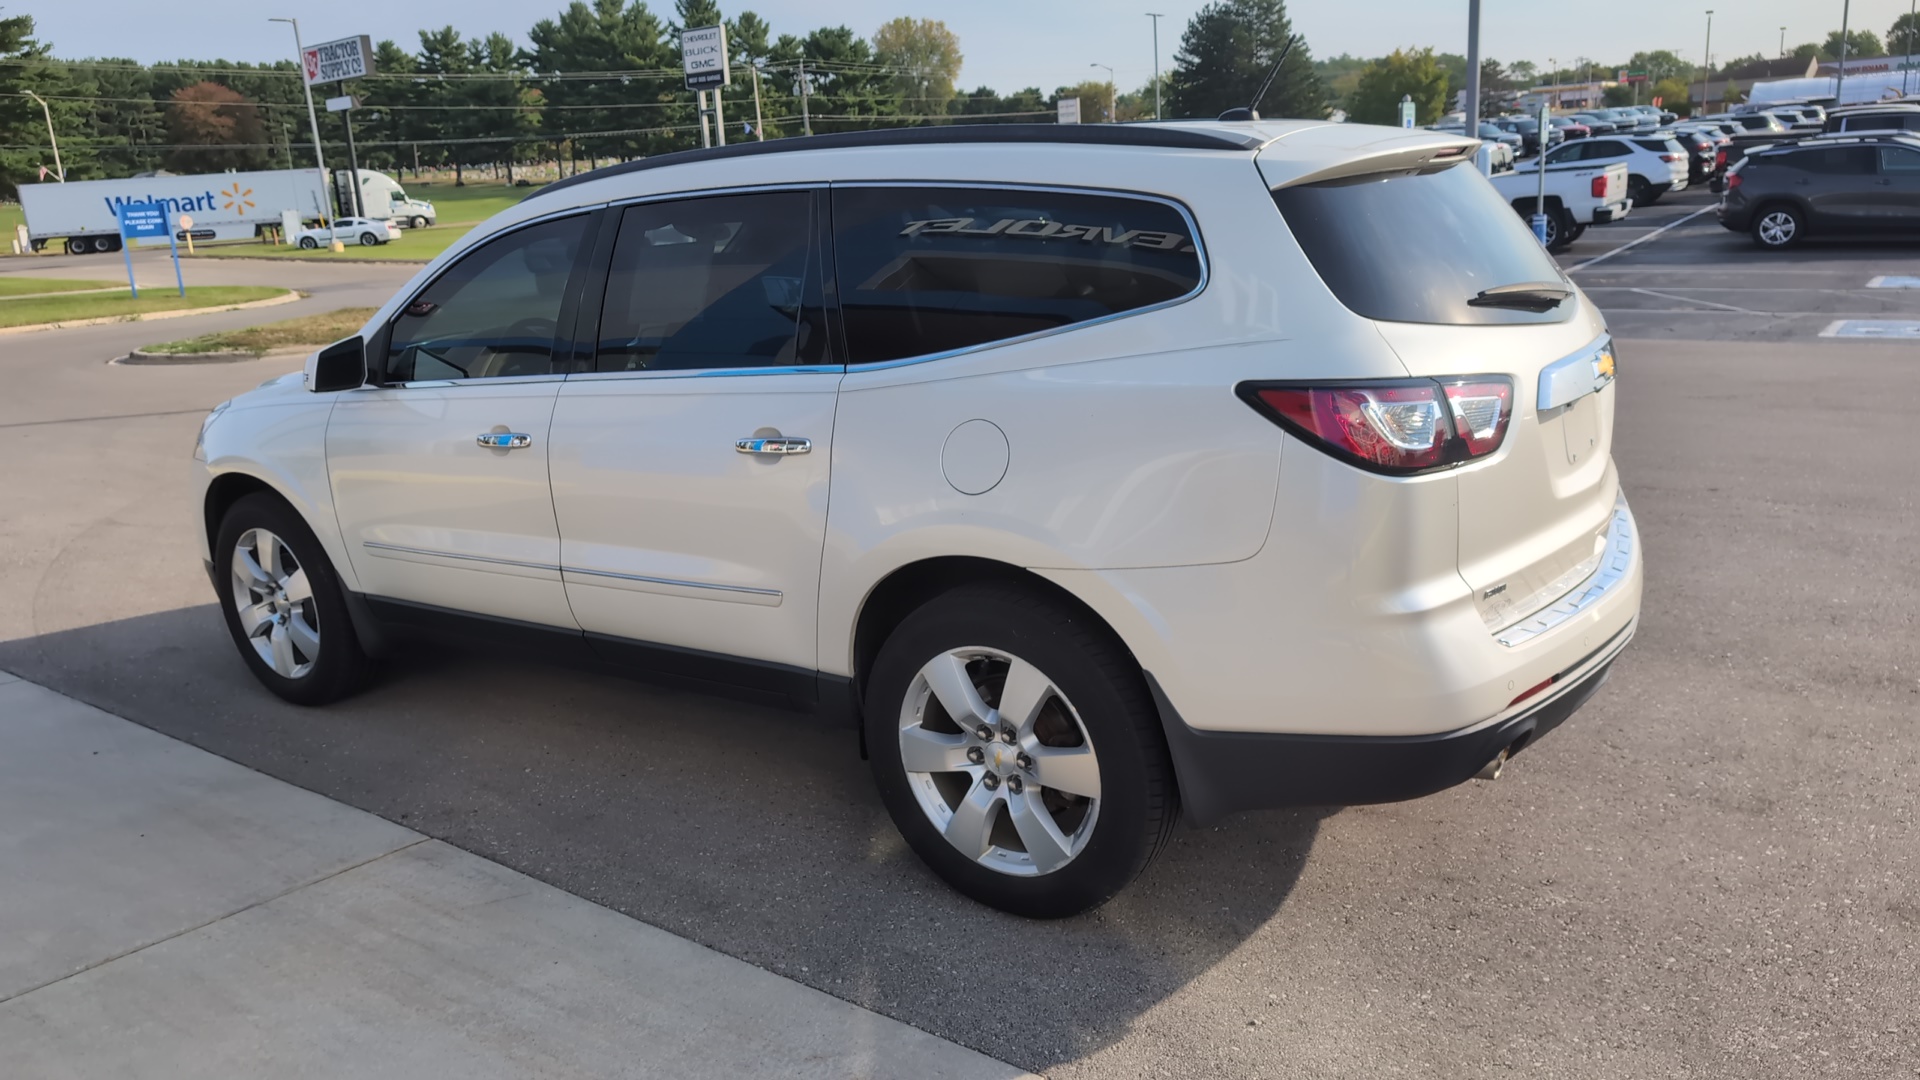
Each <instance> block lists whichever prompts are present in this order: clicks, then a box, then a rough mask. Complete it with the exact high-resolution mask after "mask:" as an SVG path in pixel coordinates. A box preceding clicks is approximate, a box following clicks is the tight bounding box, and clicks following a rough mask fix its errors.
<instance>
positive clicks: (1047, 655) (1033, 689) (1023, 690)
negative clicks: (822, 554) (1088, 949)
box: [865, 585, 1178, 918]
mask: <svg viewBox="0 0 1920 1080" xmlns="http://www.w3.org/2000/svg"><path fill="white" fill-rule="evenodd" d="M865 706H866V707H865V714H866V725H867V727H866V730H867V748H868V753H869V754H870V755H871V756H872V765H873V771H874V777H875V780H876V781H877V782H878V784H879V787H880V794H881V797H882V799H883V801H885V803H886V805H887V810H888V812H889V813H890V814H891V815H892V817H893V821H894V824H895V825H896V826H897V827H898V828H899V829H900V832H901V835H902V836H904V837H905V838H906V840H907V843H908V844H909V845H910V846H911V847H912V848H913V850H914V852H915V853H916V854H918V855H919V856H920V858H921V859H922V860H924V861H925V862H926V863H927V865H928V866H929V867H931V868H932V869H933V870H934V872H935V873H937V874H939V875H940V876H941V877H942V878H944V879H946V881H947V883H948V884H950V885H952V886H953V887H954V888H955V889H957V890H959V891H960V892H962V893H965V894H966V895H968V896H970V897H972V898H974V899H975V900H978V901H980V902H981V903H984V904H989V905H991V906H993V907H997V908H1000V909H1002V910H1005V911H1009V912H1013V913H1014V914H1017V915H1025V916H1028V917H1031V918H1059V917H1062V916H1067V915H1074V914H1078V913H1080V912H1082V911H1086V910H1087V909H1089V908H1092V907H1096V906H1098V905H1099V904H1102V903H1104V902H1106V901H1107V900H1108V899H1110V898H1111V897H1112V896H1113V895H1114V894H1115V893H1117V892H1119V891H1120V890H1121V889H1122V888H1124V887H1125V886H1126V884H1127V883H1128V882H1130V881H1132V880H1133V879H1134V877H1136V876H1137V875H1138V874H1139V873H1140V872H1141V870H1143V869H1144V868H1145V867H1146V865H1147V863H1148V861H1149V860H1150V859H1151V858H1152V857H1153V855H1154V853H1155V851H1157V850H1158V849H1159V847H1160V845H1161V844H1162V843H1163V842H1164V840H1165V838H1166V835H1167V833H1168V831H1169V829H1170V828H1171V826H1172V824H1173V822H1174V819H1175V817H1176V816H1177V813H1178V801H1177V797H1176V796H1175V793H1174V785H1173V771H1172V766H1171V765H1170V763H1169V761H1168V758H1167V749H1166V743H1165V738H1164V736H1163V734H1162V733H1161V731H1160V726H1159V717H1158V714H1157V713H1156V711H1155V709H1154V707H1153V704H1152V701H1151V699H1150V698H1149V697H1148V694H1147V688H1146V684H1145V680H1144V679H1143V678H1142V676H1141V673H1140V669H1139V668H1138V666H1136V665H1135V664H1134V663H1133V661H1132V659H1131V657H1129V656H1128V655H1127V653H1126V650H1125V649H1124V648H1123V647H1122V646H1121V645H1120V643H1119V642H1118V641H1116V640H1114V638H1113V637H1112V634H1111V633H1110V632H1109V631H1107V629H1106V628H1105V627H1104V626H1100V625H1098V624H1096V623H1094V622H1092V621H1091V620H1090V619H1089V618H1088V617H1087V616H1085V615H1083V614H1080V613H1077V612H1074V611H1072V610H1070V609H1068V608H1066V607H1065V606H1064V605H1060V604H1058V603H1055V602H1053V601H1051V600H1049V599H1047V598H1045V597H1042V596H1039V595H1037V594H1034V593H1030V592H1026V591H1023V590H1021V589H1018V588H1015V587H1012V586H1006V585H980V586H968V587H964V588H961V589H956V590H954V591H952V592H949V593H946V594H943V595H941V596H939V597H936V598H935V599H933V600H931V601H929V602H928V603H927V604H926V605H925V606H923V607H921V608H920V609H919V610H917V611H915V612H914V613H913V614H911V615H909V616H907V618H906V619H905V620H904V621H902V622H901V624H900V626H899V627H898V628H897V629H895V630H894V632H893V634H892V635H891V636H890V637H889V638H888V639H887V641H886V643H885V644H884V645H883V646H882V647H881V650H880V654H879V656H878V657H877V658H876V660H875V662H874V666H873V672H872V677H871V679H870V680H869V681H868V685H867V693H866V697H865Z"/></svg>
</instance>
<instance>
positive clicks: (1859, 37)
mask: <svg viewBox="0 0 1920 1080" xmlns="http://www.w3.org/2000/svg"><path fill="white" fill-rule="evenodd" d="M1820 52H1821V54H1822V55H1824V56H1826V58H1827V59H1829V60H1838V59H1840V31H1838V30H1835V31H1834V32H1833V33H1831V34H1828V35H1827V40H1826V41H1824V42H1822V43H1821V45H1820ZM1885 55H1887V50H1886V47H1885V46H1884V45H1881V44H1880V38H1879V36H1878V35H1877V34H1875V33H1874V32H1873V31H1871V30H1849V31H1847V59H1849V60H1852V59H1854V58H1855V57H1869V56H1885Z"/></svg>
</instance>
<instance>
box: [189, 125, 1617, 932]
mask: <svg viewBox="0 0 1920 1080" xmlns="http://www.w3.org/2000/svg"><path fill="white" fill-rule="evenodd" d="M1477 145H1478V143H1477V142H1474V141H1470V140H1465V139H1461V138H1456V137H1451V136H1446V135H1440V134H1436V133H1433V132H1427V131H1402V130H1400V129H1395V128H1380V127H1366V126H1361V125H1353V124H1328V123H1321V122H1299V121H1274V122H1267V121H1249V122H1227V123H1220V122H1208V123H1200V122H1195V123H1168V124H1141V125H1108V124H1090V125H1085V126H1079V125H1066V126H1056V125H1035V126H1014V125H1006V126H980V127H962V126H955V127H944V128H916V129H909V130H903V131H874V132H858V133H847V134H837V135H823V136H816V137H814V138H812V139H806V140H800V139H792V140H782V141H779V142H767V143H749V144H746V145H744V146H732V147H726V148H720V149H714V150H709V151H692V152H687V153H682V154H673V155H665V156H659V157H653V158H649V159H646V160H644V161H639V162H632V163H628V164H623V165H618V166H613V167H611V168H607V169H602V170H600V171H598V172H595V173H590V174H587V175H584V176H581V177H579V178H576V179H571V180H568V181H563V182H561V183H558V184H553V185H551V186H549V187H547V188H545V189H543V190H542V191H540V192H539V193H537V194H535V195H533V196H532V197H530V198H529V199H527V200H526V201H524V202H522V203H520V204H519V205H517V206H516V207H514V208H512V209H510V210H507V211H505V212H503V213H501V214H499V215H497V216H496V217H495V218H494V219H493V220H491V221H490V222H488V223H487V224H485V225H482V226H481V227H479V228H477V229H475V230H474V231H473V232H471V233H470V234H469V235H467V236H466V237H464V238H463V239H462V240H461V241H460V242H459V243H458V244H456V245H455V246H454V247H453V248H452V249H450V250H449V251H447V252H446V253H445V254H443V255H442V256H440V257H439V258H437V259H435V260H434V262H433V263H432V264H431V265H429V266H428V267H426V268H425V269H424V270H422V271H421V273H420V274H419V275H418V276H417V277H416V278H415V279H414V280H413V281H412V282H411V283H410V284H409V285H407V286H406V288H404V289H403V290H402V291H401V292H400V294H399V295H397V296H395V297H394V298H393V299H392V300H391V301H390V302H388V303H387V305H386V306H385V307H383V308H382V309H381V310H380V311H379V312H378V313H377V314H376V315H375V316H374V317H373V319H372V320H371V321H370V322H368V323H367V325H366V327H365V329H364V330H363V331H362V333H361V334H360V335H359V336H357V337H354V338H350V339H348V340H346V341H343V342H340V343H338V344H335V345H333V346H330V347H328V348H326V349H324V350H321V351H320V352H319V353H317V354H315V355H314V356H313V357H312V358H310V359H309V360H308V362H307V365H306V370H305V371H304V372H303V373H298V374H293V375H289V376H287V377H285V378H282V379H279V380H276V381H274V382H271V383H268V384H266V385H265V386H262V387H261V388H259V389H257V390H254V391H252V392H250V393H247V394H243V395H241V396H240V397H238V398H235V399H234V400H233V401H231V402H228V403H226V404H224V405H222V406H221V407H219V408H218V409H216V410H215V411H214V413H213V414H212V415H211V416H209V417H208V419H207V421H206V423H205V424H204V425H203V426H202V429H201V433H200V441H199V445H198V446H197V447H196V450H195V454H194V459H195V465H194V474H195V476H196V478H197V484H196V490H195V493H194V499H195V509H196V512H197V513H199V514H200V515H201V520H202V521H203V522H204V526H205V529H204V540H205V544H206V547H205V559H206V564H207V570H208V574H209V575H210V577H211V579H212V582H213V585H214V588H215V590H216V592H217V593H218V595H219V598H220V604H221V607H222V610H223V611H224V613H225V614H224V617H225V619H226V622H227V625H228V628H229V630H230V631H231V633H232V636H233V640H234V642H235V644H236V645H237V646H238V649H239V652H240V655H241V656H242V657H243V658H244V660H245V663H246V665H247V666H248V667H249V668H250V669H251V670H252V672H253V674H254V675H255V676H257V677H258V678H259V680H260V681H261V682H262V683H264V684H265V685H266V686H267V687H268V688H269V689H270V690H272V691H273V692H274V693H276V694H279V695H280V696H282V697H284V698H286V699H288V700H290V701H294V702H300V703H306V704H316V705H317V704H321V703H324V702H328V701H332V700H335V699H337V698H340V697H342V696H343V695H346V694H348V693H350V692H352V691H353V690H354V689H355V688H356V687H357V686H359V685H360V684H361V683H362V680H363V679H364V678H365V677H366V676H367V674H368V671H369V666H370V663H371V661H370V657H373V656H377V655H380V654H381V653H383V652H385V651H387V650H389V649H391V648H392V643H393V641H394V640H395V635H396V634H398V633H400V632H402V631H404V630H406V629H408V628H414V629H420V628H424V629H440V630H452V631H456V632H458V631H460V630H462V629H465V630H469V631H472V630H477V631H478V632H479V634H480V636H481V639H482V640H486V641H493V642H501V641H503V640H506V639H509V638H511V639H513V640H514V641H515V642H516V643H525V642H529V641H532V640H535V639H538V640H540V641H544V642H548V643H550V644H553V645H555V646H558V647H560V648H562V649H564V650H567V651H568V652H570V653H571V654H574V655H577V656H578V657H580V658H581V659H583V660H590V661H593V662H597V663H604V664H610V665H617V666H620V667H622V668H627V669H638V670H647V671H652V672H654V673H657V674H658V675H660V676H661V677H663V678H669V679H672V680H675V681H677V682H679V683H682V684H692V685H704V686H712V687H717V688H724V689H726V690H728V691H729V692H733V693H743V694H751V695H754V696H757V697H758V698H759V699H761V700H769V701H778V702H785V703H789V704H793V705H797V706H799V707H802V708H809V709H817V710H821V711H824V712H827V713H829V714H831V715H833V716H836V717H840V718H844V719H845V720H846V721H847V722H849V723H856V724H861V725H863V729H862V730H863V734H864V745H865V748H866V750H867V752H868V753H869V754H870V756H871V759H872V767H873V771H874V774H875V777H876V779H877V781H878V784H879V788H880V792H881V794H882V796H883V799H884V801H885V804H886V806H887V808H888V810H889V811H890V812H891V814H892V816H893V819H894V821H895V822H896V823H897V825H898V827H899V828H900V830H901V832H902V833H903V834H904V835H905V837H906V839H907V840H908V842H909V843H910V844H911V846H912V847H913V849H914V850H915V851H916V852H917V853H918V854H919V855H920V856H921V857H922V858H923V859H924V860H925V861H926V862H927V864H928V865H930V866H931V867H932V868H933V869H934V870H935V871H936V872H938V873H939V874H940V875H941V876H942V877H944V878H945V879H946V880H947V881H949V882H950V883H952V884H953V885H954V886H955V887H956V888H958V889H960V890H962V891H963V892H965V893H967V894H968V895H971V896H973V897H976V898H978V899H980V900H981V901H984V902H986V903H989V904H993V905H996V906H999V907H1002V908H1004V909H1006V910H1009V911H1014V912H1019V913H1022V914H1026V915H1031V916H1059V915H1066V914H1069V913H1073V912H1078V911H1083V910H1085V909H1087V908H1089V907H1092V906H1094V905H1097V904H1099V903H1101V902H1103V901H1105V900H1106V899H1108V898H1109V897H1111V896H1113V895H1114V894H1115V893H1116V892H1117V891H1118V890H1120V889H1121V888H1122V887H1124V886H1125V885H1126V883H1127V882H1128V881H1129V880H1131V879H1132V878H1133V877H1134V876H1135V875H1136V874H1138V873H1139V872H1140V871H1141V869H1142V868H1143V867H1145V866H1146V865H1147V862H1148V860H1149V859H1150V858H1151V857H1152V856H1153V854H1154V852H1155V851H1156V849H1158V848H1159V847H1160V846H1161V845H1162V844H1163V843H1164V841H1165V840H1166V838H1167V837H1168V835H1169V830H1170V829H1171V827H1172V825H1173V823H1174V820H1175V817H1176V814H1177V813H1178V812H1179V811H1180V810H1181V809H1182V808H1184V810H1185V812H1186V813H1187V814H1188V815H1190V817H1191V818H1192V819H1194V820H1196V821H1199V822H1207V821H1211V820H1214V819H1216V818H1218V817H1219V816H1221V815H1223V814H1226V813H1229V812H1233V811H1238V810H1249V809H1258V808H1263V807H1277V806H1293V805H1324V804H1332V803H1365V802H1379V801H1389V800H1396V799H1406V798H1412V797H1416V796H1420V795H1424V794H1427V793H1430V792H1433V791H1437V790H1440V789H1442V788H1445V787H1448V786H1450V785H1453V784H1457V783H1460V782H1462V781H1464V780H1466V779H1468V778H1470V777H1473V776H1475V775H1482V776H1492V775H1496V774H1497V772H1498V770H1499V768H1500V767H1501V765H1502V764H1503V763H1504V762H1505V761H1506V759H1507V757H1508V756H1509V755H1510V754H1511V753H1513V752H1514V751H1517V750H1519V749H1521V748H1523V747H1530V746H1531V745H1532V744H1533V743H1534V742H1536V741H1538V739H1539V738H1540V737H1541V736H1542V735H1543V734H1545V733H1546V732H1547V731H1548V730H1549V729H1551V728H1552V727H1553V726H1554V725H1556V724H1558V723H1560V722H1561V721H1563V720H1565V719H1566V718H1567V717H1568V716H1569V715H1570V714H1572V713H1573V712H1574V710H1576V709H1578V708H1579V707H1580V706H1581V705H1582V704H1583V703H1584V702H1586V701H1587V700H1588V698H1590V697H1591V696H1592V695H1593V694H1594V692H1595V691H1596V690H1597V689H1598V688H1599V687H1600V685H1601V683H1602V681H1603V680H1605V679H1606V677H1607V674H1608V672H1609V670H1610V665H1611V664H1612V662H1613V660H1614V658H1615V657H1616V656H1618V655H1619V653H1620V651H1621V649H1623V648H1624V647H1625V646H1626V644H1627V641H1628V639H1629V638H1630V637H1631V636H1632V635H1633V632H1634V628H1635V625H1636V620H1637V615H1638V611H1639V606H1640V593H1641V579H1642V567H1641V557H1640V552H1639V541H1638V538H1637V534H1636V532H1635V527H1634V522H1633V517H1632V514H1631V513H1630V512H1629V511H1628V509H1627V502H1626V499H1625V497H1624V495H1623V494H1622V493H1621V485H1620V480H1619V477H1618V475H1617V473H1616V471H1615V469H1614V465H1613V461H1612V458H1611V456H1610V454H1609V449H1610V442H1611V438H1612V431H1613V412H1614V407H1615V389H1614V387H1613V377H1614V357H1613V346H1612V344H1611V342H1610V340H1609V338H1608V335H1607V329H1606V325H1605V323H1604V321H1603V319H1602V317H1601V314H1600V312H1599V310H1598V309H1597V308H1595V307H1594V306H1593V305H1592V304H1591V303H1589V302H1588V300H1587V299H1586V298H1585V297H1584V296H1583V295H1582V294H1581V293H1580V291H1579V290H1578V289H1577V288H1575V287H1574V286H1573V285H1572V284H1571V283H1570V282H1569V281H1568V280H1567V279H1566V278H1565V277H1564V276H1563V275H1562V274H1561V273H1560V271H1559V269H1558V268H1557V267H1556V265H1555V263H1554V261H1553V260H1552V259H1551V258H1549V257H1548V256H1547V255H1546V253H1545V252H1544V251H1543V250H1542V249H1541V247H1540V244H1539V243H1538V242H1536V241H1535V240H1534V238H1533V237H1532V235H1531V234H1530V233H1529V232H1528V230H1527V227H1526V225H1525V224H1524V223H1523V222H1522V221H1521V220H1520V219H1519V218H1518V217H1517V216H1516V215H1515V214H1514V212H1513V210H1512V209H1511V208H1510V207H1509V206H1508V205H1507V203H1506V201H1504V200H1503V199H1502V198H1501V197H1500V196H1499V195H1498V194H1497V193H1495V191H1494V190H1493V188H1492V187H1491V186H1490V185H1488V183H1487V182H1486V180H1485V179H1484V178H1483V177H1481V176H1480V175H1479V174H1478V172H1476V171H1475V169H1474V168H1473V166H1472V165H1471V163H1470V162H1471V157H1472V151H1473V149H1474V148H1475V147H1476V146H1477ZM983 151H987V152H983Z"/></svg>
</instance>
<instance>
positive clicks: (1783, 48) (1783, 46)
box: [1780, 26, 1787, 57]
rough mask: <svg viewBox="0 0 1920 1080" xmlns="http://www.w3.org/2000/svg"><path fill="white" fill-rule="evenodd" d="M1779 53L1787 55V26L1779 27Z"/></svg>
mask: <svg viewBox="0 0 1920 1080" xmlns="http://www.w3.org/2000/svg"><path fill="white" fill-rule="evenodd" d="M1780 55H1781V56H1782V57H1784V56H1786V55H1787V28H1786V27H1784V26H1783V27H1781V28H1780Z"/></svg>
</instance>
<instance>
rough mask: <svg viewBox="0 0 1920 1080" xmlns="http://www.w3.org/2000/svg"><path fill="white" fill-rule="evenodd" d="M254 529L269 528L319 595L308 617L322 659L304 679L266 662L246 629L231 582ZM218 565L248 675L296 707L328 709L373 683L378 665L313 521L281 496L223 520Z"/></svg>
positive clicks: (226, 610)
mask: <svg viewBox="0 0 1920 1080" xmlns="http://www.w3.org/2000/svg"><path fill="white" fill-rule="evenodd" d="M252 530H266V531H267V532H270V533H272V534H274V535H275V536H277V537H279V539H280V541H281V542H282V544H283V545H284V546H285V548H286V549H287V551H288V552H290V553H291V555H292V558H293V561H294V563H295V564H296V565H297V567H298V569H300V570H303V571H305V574H306V579H307V582H308V585H309V587H310V590H311V593H312V599H311V600H310V601H309V603H308V605H306V606H305V607H304V609H303V611H302V613H301V616H302V617H303V618H304V619H305V620H306V621H307V622H308V623H309V625H311V626H312V627H313V628H314V629H315V630H316V631H317V632H318V636H319V647H318V649H317V650H316V651H317V654H318V655H316V656H313V657H311V658H310V662H309V666H308V670H306V671H304V672H302V673H301V674H299V675H298V676H297V677H291V678H290V677H287V676H284V675H282V674H280V673H279V672H276V671H275V670H274V669H273V667H272V666H271V665H269V664H268V663H267V661H266V660H264V659H262V658H261V656H260V654H259V652H257V651H256V650H255V648H254V645H253V643H252V639H251V638H249V636H248V634H247V631H246V630H245V629H243V628H242V626H241V622H240V610H239V606H238V603H237V601H236V599H235V596H234V595H233V594H234V591H235V587H234V586H232V585H231V584H229V583H230V582H231V581H232V579H233V577H234V566H235V548H236V547H238V545H239V543H240V540H241V537H242V536H243V535H244V534H246V533H248V532H250V531H252ZM213 563H214V573H215V577H216V578H217V580H218V581H219V583H220V584H219V585H218V586H216V588H215V592H216V594H217V597H218V600H219V603H220V610H221V612H222V613H223V615H224V616H225V619H226V623H227V632H228V634H229V635H231V636H232V638H233V644H234V647H235V648H237V649H238V650H239V651H240V657H241V659H242V660H243V661H244V662H245V663H246V665H247V669H248V670H250V671H252V672H253V676H254V678H256V679H259V680H260V684H261V685H262V686H265V687H266V688H267V689H268V690H271V691H273V692H274V693H275V694H277V695H279V696H280V697H282V698H285V699H286V700H288V701H291V702H293V703H294V704H295V705H325V704H327V703H328V702H332V701H338V700H340V699H341V698H344V697H346V696H348V695H350V694H352V693H353V692H354V691H356V690H358V689H359V688H360V687H361V686H362V685H363V684H364V683H365V682H366V679H367V676H368V674H369V673H370V672H371V670H372V661H371V660H369V659H368V658H367V654H366V652H365V651H364V650H363V649H362V648H361V647H360V638H359V635H357V634H355V633H354V629H353V620H352V618H351V617H350V616H349V615H348V613H347V604H346V598H345V593H344V592H343V590H342V589H341V587H340V578H339V576H338V575H337V574H335V573H334V570H333V564H332V563H331V562H329V561H328V559H327V554H326V551H325V549H323V548H322V547H321V546H320V541H319V540H318V539H316V538H315V537H314V535H313V530H311V529H309V528H307V523H306V522H305V521H302V520H301V518H300V515H299V514H298V513H296V512H294V510H293V508H292V507H290V506H288V505H287V504H286V503H285V502H283V501H282V500H281V499H280V498H278V497H277V496H274V495H268V494H264V493H259V494H253V495H248V496H246V497H245V498H242V499H241V500H239V501H238V502H236V503H234V504H233V505H232V506H231V507H229V508H228V509H227V512H226V515H225V516H224V517H222V518H221V519H220V528H219V530H218V531H217V533H216V534H215V537H214V545H213Z"/></svg>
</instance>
